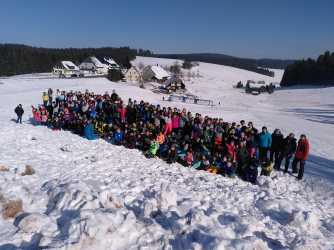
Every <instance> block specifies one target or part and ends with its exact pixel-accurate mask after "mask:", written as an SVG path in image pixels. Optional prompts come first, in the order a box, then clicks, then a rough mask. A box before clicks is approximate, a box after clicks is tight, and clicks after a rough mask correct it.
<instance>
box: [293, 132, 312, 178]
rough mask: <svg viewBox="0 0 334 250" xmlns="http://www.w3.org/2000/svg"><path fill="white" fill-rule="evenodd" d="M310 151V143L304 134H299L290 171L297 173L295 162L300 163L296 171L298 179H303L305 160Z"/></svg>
mask: <svg viewBox="0 0 334 250" xmlns="http://www.w3.org/2000/svg"><path fill="white" fill-rule="evenodd" d="M309 151H310V144H309V142H308V140H307V138H306V135H301V136H300V139H299V141H298V145H297V150H296V154H295V158H294V159H293V162H292V173H297V164H298V163H300V166H299V171H298V177H297V178H298V180H301V179H303V175H304V168H305V161H306V160H307V157H308V154H309Z"/></svg>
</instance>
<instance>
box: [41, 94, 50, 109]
mask: <svg viewBox="0 0 334 250" xmlns="http://www.w3.org/2000/svg"><path fill="white" fill-rule="evenodd" d="M42 99H43V104H44V107H46V106H47V105H48V102H49V95H48V94H47V93H46V92H43V96H42Z"/></svg>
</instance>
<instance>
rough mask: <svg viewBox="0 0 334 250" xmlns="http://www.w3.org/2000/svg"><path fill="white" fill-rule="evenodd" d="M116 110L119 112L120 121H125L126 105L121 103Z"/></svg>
mask: <svg viewBox="0 0 334 250" xmlns="http://www.w3.org/2000/svg"><path fill="white" fill-rule="evenodd" d="M117 111H118V113H119V117H120V118H121V122H122V123H125V117H126V107H125V106H124V105H123V106H121V107H120V108H119V109H118V110H117Z"/></svg>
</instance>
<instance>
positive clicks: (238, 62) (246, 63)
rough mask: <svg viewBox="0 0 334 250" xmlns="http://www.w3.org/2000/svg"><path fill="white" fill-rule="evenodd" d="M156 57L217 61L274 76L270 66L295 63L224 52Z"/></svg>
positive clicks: (278, 66)
mask: <svg viewBox="0 0 334 250" xmlns="http://www.w3.org/2000/svg"><path fill="white" fill-rule="evenodd" d="M154 56H155V57H162V58H172V59H181V60H189V61H200V62H207V63H215V64H219V65H226V66H232V67H235V68H240V69H245V70H249V71H253V72H256V73H259V74H263V75H267V76H271V77H273V76H274V75H275V74H274V72H273V71H270V70H269V69H268V68H275V69H284V68H285V67H287V65H289V64H291V63H293V62H294V61H292V60H276V59H249V58H239V57H233V56H228V55H224V54H210V53H202V54H155V55H154Z"/></svg>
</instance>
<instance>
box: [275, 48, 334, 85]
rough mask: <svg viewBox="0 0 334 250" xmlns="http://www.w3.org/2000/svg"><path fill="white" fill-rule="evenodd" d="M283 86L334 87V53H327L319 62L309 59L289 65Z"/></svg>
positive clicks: (319, 58)
mask: <svg viewBox="0 0 334 250" xmlns="http://www.w3.org/2000/svg"><path fill="white" fill-rule="evenodd" d="M281 85H282V86H292V85H334V53H332V54H331V53H330V52H329V51H327V52H325V53H324V54H323V55H320V56H319V57H318V59H317V60H313V59H310V58H309V59H307V60H301V61H296V62H295V63H294V64H292V65H289V66H288V67H287V68H286V70H285V72H284V75H283V78H282V82H281Z"/></svg>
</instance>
